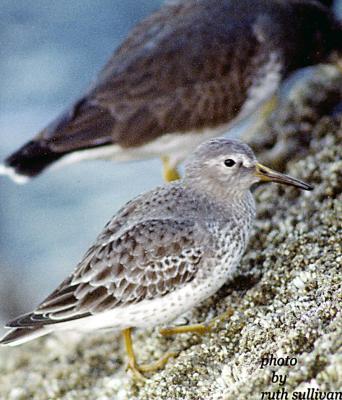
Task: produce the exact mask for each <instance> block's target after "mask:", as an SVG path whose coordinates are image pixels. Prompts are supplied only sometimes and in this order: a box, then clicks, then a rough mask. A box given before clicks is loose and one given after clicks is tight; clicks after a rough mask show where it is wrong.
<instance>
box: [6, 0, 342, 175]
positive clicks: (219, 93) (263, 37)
mask: <svg viewBox="0 0 342 400" xmlns="http://www.w3.org/2000/svg"><path fill="white" fill-rule="evenodd" d="M341 49H342V26H341V23H340V22H339V21H337V19H336V18H335V17H334V15H333V13H332V11H331V10H330V9H329V8H328V7H325V6H324V5H322V4H321V3H319V2H318V1H313V0H239V1H236V0H176V1H171V2H167V3H166V4H165V5H164V6H162V7H161V9H160V10H159V11H157V12H155V13H154V14H152V15H151V16H150V17H148V18H147V19H145V20H144V21H142V22H141V23H140V24H139V25H137V26H136V28H135V29H133V30H132V32H131V33H130V34H129V35H128V37H127V39H126V40H125V41H124V42H123V44H122V45H121V46H120V47H119V48H118V49H117V50H116V51H115V53H114V55H113V56H112V58H111V59H110V61H109V62H108V64H107V65H106V66H105V67H104V69H103V70H102V72H100V74H99V75H98V78H97V80H95V82H94V84H93V85H92V86H91V87H90V89H89V90H88V91H87V92H86V93H85V94H84V95H82V96H80V98H79V99H78V100H77V101H76V102H75V103H74V104H73V105H72V106H71V107H69V108H68V109H67V110H66V111H65V112H64V113H63V114H62V115H60V116H59V117H58V118H57V119H56V120H54V121H53V122H52V123H50V124H49V125H48V126H47V127H46V128H45V129H43V130H42V132H40V133H39V134H38V135H37V136H36V137H34V138H33V139H32V140H30V141H29V142H28V143H26V144H25V145H24V146H23V147H22V148H20V149H19V150H18V151H16V152H15V153H14V154H12V155H10V156H9V157H8V158H7V159H6V160H5V164H4V165H3V166H1V168H0V173H2V174H7V175H9V176H11V177H12V178H13V179H16V180H17V181H18V182H19V181H24V180H26V179H27V178H28V177H33V176H36V175H38V174H39V173H41V172H42V171H43V170H44V169H45V168H47V167H48V166H50V165H52V164H55V163H56V164H59V165H62V164H68V163H73V162H76V161H80V160H84V159H96V158H102V159H112V160H116V161H124V160H134V159H143V158H149V157H161V158H162V160H163V165H164V177H165V179H166V180H167V181H170V180H173V179H177V178H178V177H179V175H178V173H177V170H176V167H177V165H178V163H179V162H181V161H182V160H183V159H184V158H185V157H186V156H187V154H188V153H189V152H191V151H193V150H194V149H195V148H196V147H197V145H198V144H199V143H201V142H203V141H204V140H206V139H209V138H212V137H216V136H220V135H222V134H223V133H225V132H226V131H227V129H228V128H229V127H231V126H232V124H234V123H236V122H238V121H240V120H241V119H242V118H244V117H246V116H248V115H250V114H251V113H253V112H254V111H255V110H257V109H258V108H259V107H260V106H261V105H262V104H265V101H266V100H267V99H269V98H270V97H271V96H272V94H274V93H275V91H276V89H277V88H278V86H279V84H280V82H281V81H282V80H283V79H284V78H286V77H287V76H288V75H289V74H290V73H291V72H292V71H294V70H296V69H298V68H301V67H304V66H306V65H313V64H316V63H318V62H324V61H328V60H329V58H331V59H333V58H334V57H333V55H335V54H334V53H335V52H340V51H341ZM334 59H335V58H334ZM28 72H30V71H28ZM268 108H269V105H268V106H266V105H265V108H264V110H266V109H268ZM261 114H263V113H261Z"/></svg>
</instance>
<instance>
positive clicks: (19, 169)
mask: <svg viewBox="0 0 342 400" xmlns="http://www.w3.org/2000/svg"><path fill="white" fill-rule="evenodd" d="M63 155H64V154H63V153H56V152H53V151H51V150H50V149H49V147H48V146H47V145H46V144H45V143H44V141H42V140H40V141H35V140H31V141H30V142H28V143H26V144H25V145H24V146H23V147H21V148H20V149H19V150H17V151H16V152H15V153H13V154H11V155H10V156H9V157H8V158H7V159H6V160H5V163H4V165H0V175H7V176H9V177H10V178H11V179H13V180H14V181H15V182H16V183H25V182H27V180H28V179H30V178H32V177H34V176H36V175H38V174H39V173H40V172H42V171H43V170H44V169H45V168H46V167H48V166H49V165H50V164H51V163H53V162H55V161H57V160H58V159H59V158H61V157H62V156H63Z"/></svg>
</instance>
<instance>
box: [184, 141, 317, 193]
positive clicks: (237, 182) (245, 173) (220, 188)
mask: <svg viewBox="0 0 342 400" xmlns="http://www.w3.org/2000/svg"><path fill="white" fill-rule="evenodd" d="M185 179H188V180H191V181H192V182H193V183H194V184H195V185H196V186H197V188H201V189H202V190H203V191H206V192H211V193H212V194H213V195H215V194H216V193H221V194H229V193H243V192H245V191H247V190H249V189H250V187H251V186H252V185H253V184H254V183H256V182H260V181H266V182H277V183H281V184H284V185H290V186H295V187H297V188H299V189H304V190H312V189H313V188H312V186H310V185H308V184H306V183H304V182H302V181H300V180H298V179H295V178H292V177H290V176H288V175H285V174H282V173H280V172H276V171H273V170H272V169H270V168H267V167H265V166H263V165H261V164H260V163H258V161H257V159H256V157H255V155H254V153H253V151H252V149H251V148H250V147H249V146H248V145H246V144H245V143H242V142H240V141H238V140H232V139H225V138H217V139H212V140H210V141H208V142H205V143H203V144H201V145H200V146H199V147H198V148H197V150H196V151H195V152H194V154H193V156H192V157H191V158H190V159H189V161H188V162H187V164H186V170H185Z"/></svg>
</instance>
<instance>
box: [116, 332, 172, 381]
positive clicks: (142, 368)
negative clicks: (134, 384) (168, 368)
mask: <svg viewBox="0 0 342 400" xmlns="http://www.w3.org/2000/svg"><path fill="white" fill-rule="evenodd" d="M122 334H123V337H124V341H125V347H126V352H127V356H128V367H129V368H130V369H131V370H132V372H133V374H134V375H135V377H136V378H138V379H139V380H144V379H145V378H144V376H143V375H142V373H144V372H154V371H157V370H158V369H162V368H163V367H164V366H165V364H166V363H167V361H168V360H169V358H171V357H175V356H176V353H172V352H167V353H165V354H164V355H163V357H161V358H160V359H159V360H157V361H156V362H154V363H151V364H141V365H138V363H137V360H136V357H135V354H134V350H133V341H132V329H131V328H127V329H124V330H123V331H122Z"/></svg>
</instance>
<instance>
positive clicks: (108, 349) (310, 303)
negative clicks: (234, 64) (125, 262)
mask: <svg viewBox="0 0 342 400" xmlns="http://www.w3.org/2000/svg"><path fill="white" fill-rule="evenodd" d="M336 71H337V70H334V69H333V68H332V67H319V68H318V69H317V72H316V73H314V74H313V76H312V77H311V78H310V80H309V81H308V82H306V83H305V84H304V85H303V86H301V87H300V88H299V89H298V88H297V89H296V88H294V90H293V92H291V93H290V95H289V97H288V99H287V101H286V103H285V104H282V107H281V109H279V110H278V111H276V112H275V114H274V115H273V117H272V118H271V119H270V121H269V122H268V124H267V126H266V127H265V131H264V135H265V136H263V137H264V138H265V139H262V138H261V137H259V138H254V139H253V138H252V139H251V144H252V146H253V147H254V148H255V149H256V152H257V155H258V157H260V158H262V159H263V160H264V161H265V160H266V161H269V163H271V164H273V165H274V164H275V165H280V166H281V168H282V169H284V170H286V171H288V173H289V174H291V175H293V176H295V177H298V178H299V179H303V180H304V181H307V182H310V183H311V184H313V185H314V186H315V189H314V191H313V192H301V191H299V190H296V189H294V188H288V187H281V186H279V185H273V184H272V185H264V186H262V187H259V188H257V189H256V191H255V197H256V201H257V205H258V214H257V221H256V224H255V228H254V231H253V234H252V237H251V240H250V243H249V246H248V250H247V252H246V254H245V256H244V257H243V261H242V263H241V266H240V268H239V273H238V275H237V276H236V277H235V278H234V280H233V281H232V282H228V283H227V284H226V285H225V286H224V287H223V288H222V289H221V290H220V291H219V292H218V293H217V294H216V295H215V296H213V297H212V298H210V299H208V300H207V301H206V302H205V303H204V304H202V305H201V306H200V307H198V308H196V309H195V310H194V311H193V312H192V315H191V319H192V321H203V320H208V319H210V318H212V317H213V316H215V315H218V314H220V313H222V312H224V311H225V310H227V309H228V308H229V309H231V310H233V312H234V313H233V315H232V316H231V317H230V318H229V319H227V320H225V321H222V322H220V323H218V324H217V326H216V329H215V330H214V331H213V332H211V333H210V334H207V335H204V336H202V337H199V336H196V335H179V336H177V337H174V338H163V337H161V336H160V335H159V334H158V333H157V330H156V329H155V330H148V331H139V332H136V334H135V348H136V350H137V355H138V358H139V360H141V361H150V360H152V359H155V358H158V357H159V356H160V355H161V354H162V353H163V352H164V351H167V350H174V351H177V352H179V355H178V356H177V357H176V358H175V359H172V360H170V361H169V363H168V364H167V366H166V367H165V369H164V370H162V371H160V372H158V373H155V374H153V375H152V376H151V377H150V379H147V380H146V382H140V383H139V382H138V383H136V382H134V380H133V379H131V376H130V374H129V373H128V374H126V372H125V354H124V351H123V346H121V341H120V337H119V335H118V334H115V333H111V332H108V333H94V334H92V335H88V336H86V337H82V338H81V339H80V338H79V337H76V338H73V337H70V336H67V335H65V334H63V335H62V336H52V335H51V336H50V337H47V338H43V339H41V340H37V341H35V342H32V343H30V344H27V345H25V346H22V347H19V348H4V349H1V350H0V397H1V398H4V399H11V400H20V399H37V400H46V399H63V400H74V399H92V400H93V399H97V400H105V399H126V398H127V399H130V400H176V399H182V400H190V399H191V400H201V399H203V400H239V399H248V400H249V399H252V400H253V399H260V398H261V394H262V392H271V391H273V392H275V391H276V390H278V389H279V385H278V384H272V382H271V376H272V372H273V371H274V372H276V373H277V374H282V375H284V376H285V375H286V376H287V379H286V383H285V385H284V387H285V388H286V390H287V391H288V393H289V396H290V394H291V393H292V392H294V391H302V392H303V391H305V390H307V389H308V388H313V389H314V390H318V389H319V390H320V391H322V392H329V391H332V392H333V391H338V390H341V387H342V353H341V348H342V318H341V312H342V311H341V304H342V284H341V283H342V279H341V277H342V272H341V265H342V251H341V243H342V233H341V225H342V223H341V222H342V221H341V216H342V203H341V187H342V161H341V148H342V143H341V142H342V116H341V113H339V112H337V111H338V104H341V99H342V94H341V92H342V77H341V75H338V72H336ZM296 90H297V91H296ZM336 93H339V94H338V95H337V94H336ZM323 104H324V107H323ZM322 110H323V111H322ZM336 110H337V111H336ZM296 135H297V136H296ZM298 135H302V136H303V137H299V136H298ZM279 143H281V145H279ZM270 149H271V151H269V150H270ZM272 149H273V150H272ZM274 149H276V150H274ZM271 354H272V355H273V356H274V357H278V358H280V357H283V358H284V357H286V356H289V357H294V358H296V359H297V363H296V365H294V366H291V367H289V366H277V367H265V368H260V366H261V360H262V358H263V357H267V356H270V355H271ZM265 398H267V397H265ZM289 398H290V397H289Z"/></svg>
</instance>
